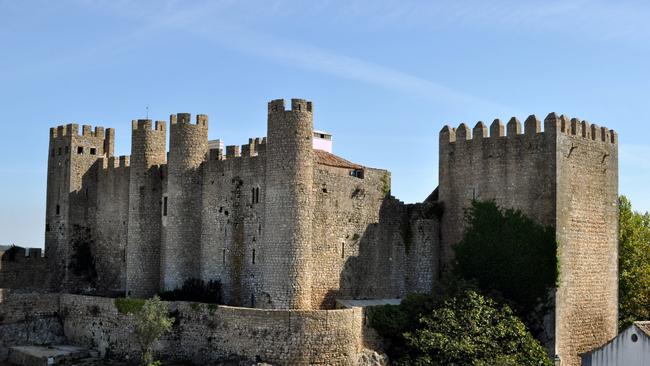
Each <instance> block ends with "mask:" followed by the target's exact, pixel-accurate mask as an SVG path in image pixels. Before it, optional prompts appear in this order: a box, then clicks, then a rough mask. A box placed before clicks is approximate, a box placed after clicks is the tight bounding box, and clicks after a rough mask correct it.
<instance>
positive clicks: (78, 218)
mask: <svg viewBox="0 0 650 366" xmlns="http://www.w3.org/2000/svg"><path fill="white" fill-rule="evenodd" d="M114 141H115V131H114V130H113V129H110V128H109V129H107V130H106V131H104V128H103V127H96V128H95V130H94V131H93V130H92V128H91V126H86V125H84V126H83V127H82V131H81V134H79V125H77V124H68V125H66V126H58V127H57V128H51V129H50V147H49V158H48V168H47V202H46V215H45V223H46V226H45V253H46V256H47V257H48V266H49V268H50V273H51V280H52V283H53V284H55V285H56V286H57V287H64V288H66V287H70V286H74V285H73V284H72V283H73V282H74V279H73V278H71V275H70V265H69V264H70V258H71V255H72V254H73V249H74V248H73V243H72V242H73V241H84V240H85V238H86V237H89V236H91V235H92V233H91V231H92V227H93V226H94V225H93V224H94V222H93V220H94V212H95V209H96V205H95V200H96V194H97V192H96V186H95V185H94V184H90V182H94V181H95V178H96V177H95V176H96V169H95V166H96V163H97V161H98V159H100V158H104V157H106V158H107V157H110V156H112V155H113V149H114Z"/></svg>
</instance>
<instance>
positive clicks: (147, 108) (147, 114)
mask: <svg viewBox="0 0 650 366" xmlns="http://www.w3.org/2000/svg"><path fill="white" fill-rule="evenodd" d="M147 119H149V106H147Z"/></svg>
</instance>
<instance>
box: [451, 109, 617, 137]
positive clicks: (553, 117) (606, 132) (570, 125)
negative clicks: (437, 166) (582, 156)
mask: <svg viewBox="0 0 650 366" xmlns="http://www.w3.org/2000/svg"><path fill="white" fill-rule="evenodd" d="M543 124H544V130H543V131H542V122H541V121H540V120H539V119H537V117H536V116H535V115H534V114H532V115H530V116H528V118H526V120H525V121H524V126H523V130H522V124H521V122H520V121H519V120H518V119H517V118H516V117H512V118H511V119H510V120H509V121H508V123H507V125H506V126H505V127H504V126H503V123H501V121H500V120H499V119H495V120H494V122H492V124H491V125H490V128H489V129H488V128H487V126H486V125H485V123H483V122H482V121H479V122H478V123H477V124H476V125H475V126H474V128H473V129H470V128H469V126H468V125H467V124H465V123H461V124H460V125H459V126H458V127H457V128H453V127H451V126H445V127H443V128H442V130H441V131H440V143H441V144H442V143H456V142H458V141H482V140H484V139H491V138H513V137H519V136H528V137H535V136H540V135H542V134H544V133H548V132H553V133H563V134H566V135H570V136H576V137H582V138H585V139H590V140H594V141H600V142H607V143H611V144H617V143H618V135H617V133H616V131H614V130H610V129H608V128H607V127H600V126H598V125H596V124H591V123H589V122H587V121H581V120H580V119H577V118H568V117H566V116H564V115H562V116H559V117H558V116H557V114H555V113H549V114H548V116H546V118H545V119H544V123H543ZM488 131H489V135H488Z"/></svg>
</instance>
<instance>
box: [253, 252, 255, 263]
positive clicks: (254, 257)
mask: <svg viewBox="0 0 650 366" xmlns="http://www.w3.org/2000/svg"><path fill="white" fill-rule="evenodd" d="M253 264H255V249H253Z"/></svg>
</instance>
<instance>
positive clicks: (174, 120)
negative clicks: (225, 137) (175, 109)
mask: <svg viewBox="0 0 650 366" xmlns="http://www.w3.org/2000/svg"><path fill="white" fill-rule="evenodd" d="M191 120H192V114H191V113H177V114H172V115H170V116H169V123H170V124H172V125H175V124H191V122H190V121H191ZM194 124H195V125H197V126H203V127H208V116H207V115H206V114H197V115H196V120H195V123H194Z"/></svg>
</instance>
